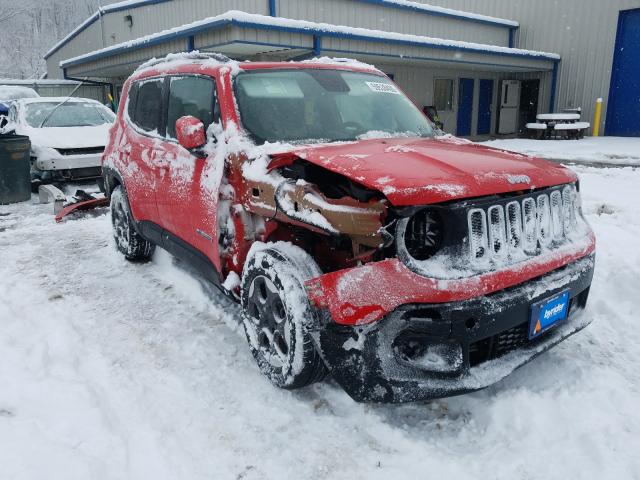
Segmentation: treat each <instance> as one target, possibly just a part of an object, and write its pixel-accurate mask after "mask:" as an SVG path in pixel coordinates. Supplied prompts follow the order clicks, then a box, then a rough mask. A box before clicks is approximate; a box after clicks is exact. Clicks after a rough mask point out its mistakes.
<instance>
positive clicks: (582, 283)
mask: <svg viewBox="0 0 640 480" xmlns="http://www.w3.org/2000/svg"><path fill="white" fill-rule="evenodd" d="M593 269H594V254H591V255H588V256H586V257H583V258H581V259H578V260H576V261H573V262H572V263H569V264H566V265H564V266H563V267H561V268H558V269H556V270H553V271H551V272H550V273H547V274H544V275H541V276H539V277H537V278H534V279H531V280H529V281H527V282H525V283H521V284H519V285H517V286H514V287H510V288H506V289H503V290H499V291H497V292H494V293H490V294H486V295H482V296H479V297H476V298H472V299H468V300H463V301H454V302H448V303H418V304H415V303H414V304H407V305H402V306H400V307H398V308H396V309H395V310H394V311H392V312H391V313H389V314H387V315H386V316H385V317H384V318H383V319H382V320H380V321H379V322H376V323H372V324H369V325H360V326H357V325H340V324H337V323H335V322H331V321H329V322H327V323H326V324H325V325H323V326H322V327H321V328H320V329H319V330H318V331H317V332H315V339H316V342H317V343H318V344H319V346H320V350H321V352H322V355H323V357H324V359H325V362H326V363H327V365H328V366H329V368H330V369H331V371H332V374H333V377H334V378H335V379H336V381H337V382H338V383H339V384H340V385H341V386H342V387H343V388H344V389H345V391H346V392H347V393H348V394H349V395H350V396H351V397H352V398H353V399H354V400H357V401H367V402H408V401H417V400H427V399H433V398H440V397H446V396H452V395H458V394H462V393H466V392H470V391H473V390H478V389H481V388H484V387H486V386H488V385H491V384H492V383H495V382H497V381H498V380H500V379H502V378H504V377H505V376H507V375H508V374H509V373H511V372H512V371H513V370H515V369H516V368H518V367H520V366H521V365H523V364H525V363H527V362H528V361H530V360H531V359H533V358H534V357H535V356H537V355H538V354H540V353H542V352H544V351H545V350H547V349H549V348H551V347H552V346H554V345H556V344H557V343H559V342H560V341H562V340H563V339H565V338H567V337H568V336H570V335H572V334H573V333H576V332H577V331H579V330H581V329H582V328H584V327H586V326H587V325H588V323H589V322H590V320H589V319H588V317H586V316H584V315H582V311H583V310H584V308H585V306H586V302H587V297H588V294H589V287H590V285H591V279H592V277H593ZM567 289H568V290H569V291H570V295H569V296H570V299H571V303H570V310H569V317H568V319H567V320H565V321H563V322H562V323H560V324H558V325H557V326H556V327H554V328H552V329H551V330H549V331H548V332H546V333H544V334H542V335H541V336H540V337H538V338H536V339H534V340H529V339H528V336H527V335H528V325H529V317H530V311H531V305H532V304H533V303H535V302H537V301H539V300H541V299H544V298H546V297H549V296H551V295H554V294H556V293H558V292H561V291H563V290H567Z"/></svg>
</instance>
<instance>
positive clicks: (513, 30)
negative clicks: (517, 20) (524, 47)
mask: <svg viewBox="0 0 640 480" xmlns="http://www.w3.org/2000/svg"><path fill="white" fill-rule="evenodd" d="M517 28H518V27H509V48H513V47H514V45H515V36H516V29H517Z"/></svg>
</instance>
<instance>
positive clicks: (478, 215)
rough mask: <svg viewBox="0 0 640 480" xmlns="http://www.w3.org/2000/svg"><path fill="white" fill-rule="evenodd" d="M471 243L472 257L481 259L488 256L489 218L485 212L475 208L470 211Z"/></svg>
mask: <svg viewBox="0 0 640 480" xmlns="http://www.w3.org/2000/svg"><path fill="white" fill-rule="evenodd" d="M469 232H470V235H469V242H470V244H471V257H472V258H473V259H481V258H485V257H486V256H487V244H488V237H487V216H486V214H485V213H484V210H482V209H480V208H474V209H472V210H469Z"/></svg>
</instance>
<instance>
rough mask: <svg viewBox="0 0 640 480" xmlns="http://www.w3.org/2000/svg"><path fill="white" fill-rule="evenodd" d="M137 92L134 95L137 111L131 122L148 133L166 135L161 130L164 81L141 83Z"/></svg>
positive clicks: (155, 80) (137, 85)
mask: <svg viewBox="0 0 640 480" xmlns="http://www.w3.org/2000/svg"><path fill="white" fill-rule="evenodd" d="M136 90H137V92H135V93H134V97H135V110H134V112H133V117H131V120H132V121H133V123H134V124H136V125H137V126H138V127H140V128H141V129H142V130H144V131H146V132H156V133H158V134H160V135H162V134H163V133H164V132H162V131H161V128H160V127H161V124H162V120H161V118H162V79H153V80H146V81H142V82H139V83H137V84H136ZM130 107H131V104H130ZM130 111H131V110H130ZM130 116H131V115H130Z"/></svg>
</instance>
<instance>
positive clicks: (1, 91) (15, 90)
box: [0, 85, 39, 102]
mask: <svg viewBox="0 0 640 480" xmlns="http://www.w3.org/2000/svg"><path fill="white" fill-rule="evenodd" d="M38 97H39V95H38V92H36V91H35V90H34V89H33V88H29V87H23V86H20V85H0V102H10V101H13V100H17V99H20V98H38Z"/></svg>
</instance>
